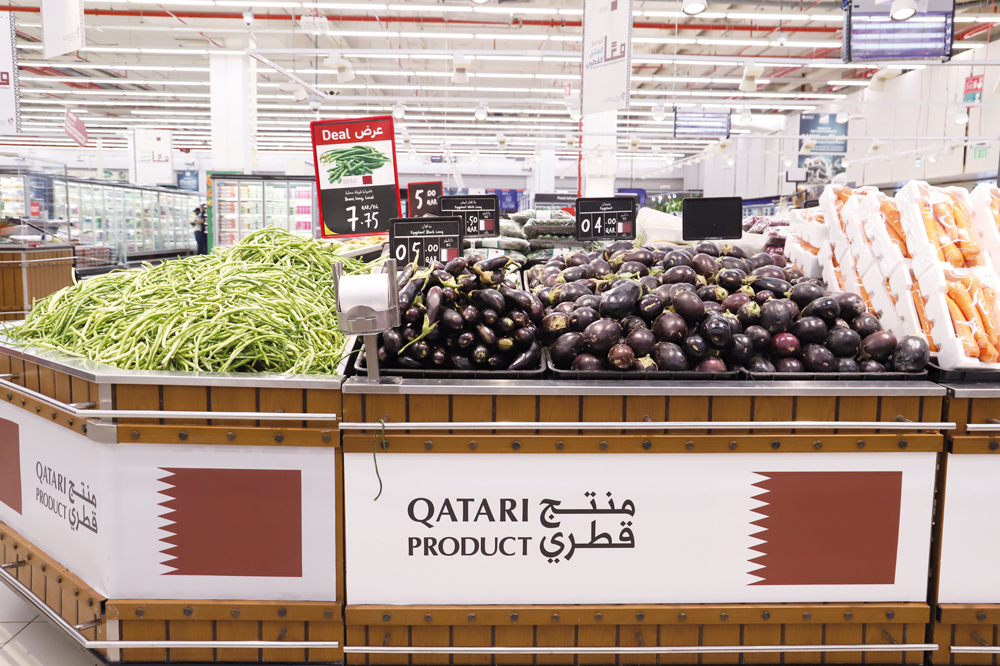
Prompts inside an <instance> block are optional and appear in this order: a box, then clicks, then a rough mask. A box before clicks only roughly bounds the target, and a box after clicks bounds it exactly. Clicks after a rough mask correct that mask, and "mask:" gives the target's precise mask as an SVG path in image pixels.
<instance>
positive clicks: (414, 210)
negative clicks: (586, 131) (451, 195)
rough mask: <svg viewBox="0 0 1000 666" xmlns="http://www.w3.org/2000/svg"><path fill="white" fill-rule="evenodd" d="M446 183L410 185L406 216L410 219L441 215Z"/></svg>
mask: <svg viewBox="0 0 1000 666" xmlns="http://www.w3.org/2000/svg"><path fill="white" fill-rule="evenodd" d="M442 194H444V183H442V182H441V181H440V180H438V181H434V182H431V183H410V184H409V185H407V186H406V214H407V215H408V216H409V217H423V216H424V215H440V214H441V195H442Z"/></svg>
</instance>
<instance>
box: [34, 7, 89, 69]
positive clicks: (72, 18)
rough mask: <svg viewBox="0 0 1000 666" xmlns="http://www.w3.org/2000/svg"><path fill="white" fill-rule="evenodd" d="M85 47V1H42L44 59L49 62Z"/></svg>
mask: <svg viewBox="0 0 1000 666" xmlns="http://www.w3.org/2000/svg"><path fill="white" fill-rule="evenodd" d="M83 46H84V39H83V0H42V57H43V58H45V59H46V60H48V59H49V58H55V57H56V56H61V55H63V54H64V53H70V52H72V51H79V50H80V49H82V48H83Z"/></svg>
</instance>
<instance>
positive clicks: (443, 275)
mask: <svg viewBox="0 0 1000 666" xmlns="http://www.w3.org/2000/svg"><path fill="white" fill-rule="evenodd" d="M431 277H432V278H433V279H434V281H435V282H436V283H437V284H439V285H441V286H442V287H450V288H452V289H458V281H457V280H455V276H454V275H452V274H451V273H449V272H448V271H444V270H441V271H434V272H433V273H431Z"/></svg>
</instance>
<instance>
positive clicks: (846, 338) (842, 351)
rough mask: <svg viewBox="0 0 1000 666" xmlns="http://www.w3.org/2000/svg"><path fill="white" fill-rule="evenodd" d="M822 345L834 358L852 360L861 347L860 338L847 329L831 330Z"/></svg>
mask: <svg viewBox="0 0 1000 666" xmlns="http://www.w3.org/2000/svg"><path fill="white" fill-rule="evenodd" d="M823 344H825V345H826V348H827V349H829V350H830V351H831V352H832V353H833V355H834V356H843V357H850V358H853V357H854V356H856V355H857V353H858V349H859V347H860V345H861V336H860V335H858V334H857V333H856V332H855V331H852V330H851V329H849V328H831V329H830V332H829V333H827V334H826V339H825V340H824V342H823Z"/></svg>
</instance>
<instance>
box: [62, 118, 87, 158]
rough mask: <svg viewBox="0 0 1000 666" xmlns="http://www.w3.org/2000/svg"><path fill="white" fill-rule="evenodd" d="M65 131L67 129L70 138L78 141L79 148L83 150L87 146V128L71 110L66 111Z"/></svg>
mask: <svg viewBox="0 0 1000 666" xmlns="http://www.w3.org/2000/svg"><path fill="white" fill-rule="evenodd" d="M63 129H65V131H66V134H67V135H68V136H69V138H71V139H73V140H74V141H76V143H77V145H78V146H80V147H81V148H83V147H84V146H86V145H87V126H86V125H85V124H84V123H83V121H82V120H80V118H79V117H77V115H76V114H75V113H73V112H72V111H70V110H69V109H66V119H65V122H64V124H63Z"/></svg>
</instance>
